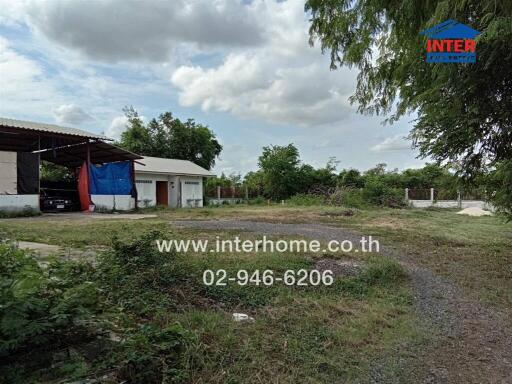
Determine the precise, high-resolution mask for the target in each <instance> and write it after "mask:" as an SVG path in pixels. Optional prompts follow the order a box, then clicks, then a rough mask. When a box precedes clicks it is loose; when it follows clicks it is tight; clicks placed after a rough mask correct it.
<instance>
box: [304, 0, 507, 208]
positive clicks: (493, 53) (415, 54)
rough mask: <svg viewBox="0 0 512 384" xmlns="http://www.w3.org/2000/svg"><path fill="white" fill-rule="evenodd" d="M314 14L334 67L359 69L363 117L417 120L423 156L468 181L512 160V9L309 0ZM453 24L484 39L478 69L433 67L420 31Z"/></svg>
mask: <svg viewBox="0 0 512 384" xmlns="http://www.w3.org/2000/svg"><path fill="white" fill-rule="evenodd" d="M306 10H307V11H308V12H310V13H311V28H310V38H311V43H314V42H315V41H316V40H317V39H318V40H319V41H320V44H321V47H322V50H323V51H330V55H331V67H332V68H336V67H337V66H338V65H347V66H350V67H356V68H357V69H358V70H359V76H358V81H357V87H356V91H355V94H354V95H353V96H352V98H351V101H352V102H355V103H358V105H359V110H360V111H361V112H364V113H376V114H388V115H389V120H390V121H395V120H397V119H399V118H400V117H402V116H404V115H405V114H408V113H411V112H413V113H416V114H417V119H416V120H415V124H414V128H413V130H412V132H411V135H410V137H411V138H412V139H413V141H414V143H415V144H416V146H417V147H418V148H419V149H420V153H421V155H422V156H425V157H426V156H429V157H431V158H432V159H434V160H435V161H437V162H440V163H441V162H444V163H448V162H458V163H459V164H460V165H461V168H460V170H459V173H460V174H461V175H462V176H464V177H466V178H472V177H473V176H474V175H476V174H478V172H479V171H480V170H481V169H482V168H484V167H485V166H486V165H487V166H488V165H491V166H492V165H494V164H498V163H501V162H502V161H506V160H509V159H512V71H511V70H510V68H512V2H510V1H480V0H443V1H413V0H398V1H394V0H374V1H369V0H308V1H307V2H306ZM447 19H455V20H457V21H459V22H461V23H464V24H467V25H469V26H470V27H472V28H474V29H476V30H478V31H480V32H481V34H480V35H479V36H478V37H477V39H476V40H477V62H476V63H475V64H442V63H438V64H431V63H426V62H425V51H426V50H425V40H426V37H425V36H422V35H420V32H421V31H422V30H424V29H426V28H429V27H432V26H434V25H436V24H438V23H440V22H443V21H446V20H447ZM504 193H509V194H511V195H512V190H510V189H509V190H508V192H507V191H504ZM509 212H510V211H509Z"/></svg>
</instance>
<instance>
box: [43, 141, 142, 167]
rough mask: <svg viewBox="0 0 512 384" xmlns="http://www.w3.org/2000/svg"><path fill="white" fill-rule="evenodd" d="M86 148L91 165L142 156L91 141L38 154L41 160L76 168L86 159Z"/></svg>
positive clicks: (140, 157)
mask: <svg viewBox="0 0 512 384" xmlns="http://www.w3.org/2000/svg"><path fill="white" fill-rule="evenodd" d="M87 146H89V153H90V161H91V163H93V164H102V163H111V162H113V161H123V160H138V159H142V156H139V155H136V154H135V153H132V152H129V151H126V150H124V149H122V148H119V147H116V146H115V145H112V144H109V143H105V142H103V141H93V142H90V143H82V144H76V145H70V146H67V147H60V148H55V149H47V150H44V151H42V152H40V156H41V160H46V161H50V162H52V163H55V164H59V165H65V166H67V167H78V166H80V165H82V164H83V162H84V161H86V159H87Z"/></svg>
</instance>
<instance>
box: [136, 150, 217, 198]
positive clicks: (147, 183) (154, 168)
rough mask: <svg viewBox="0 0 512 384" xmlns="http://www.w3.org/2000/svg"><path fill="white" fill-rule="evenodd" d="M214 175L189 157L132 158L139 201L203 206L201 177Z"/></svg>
mask: <svg viewBox="0 0 512 384" xmlns="http://www.w3.org/2000/svg"><path fill="white" fill-rule="evenodd" d="M214 176H215V175H214V174H213V173H211V172H210V171H208V170H206V169H204V168H202V167H200V166H199V165H197V164H194V163H193V162H191V161H188V160H177V159H163V158H160V157H149V156H146V157H144V158H142V159H141V160H137V162H135V185H136V187H137V201H138V205H139V207H145V206H152V205H156V204H158V205H167V206H169V207H202V206H203V178H204V177H214Z"/></svg>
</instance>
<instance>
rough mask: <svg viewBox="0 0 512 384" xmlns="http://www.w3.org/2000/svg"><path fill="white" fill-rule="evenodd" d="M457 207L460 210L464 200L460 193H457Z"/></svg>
mask: <svg viewBox="0 0 512 384" xmlns="http://www.w3.org/2000/svg"><path fill="white" fill-rule="evenodd" d="M457 205H458V207H459V209H460V208H462V198H461V195H460V191H457Z"/></svg>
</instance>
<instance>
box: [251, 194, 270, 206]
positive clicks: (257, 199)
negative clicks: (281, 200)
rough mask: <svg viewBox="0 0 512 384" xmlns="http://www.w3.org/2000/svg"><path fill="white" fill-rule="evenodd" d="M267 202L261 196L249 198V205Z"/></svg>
mask: <svg viewBox="0 0 512 384" xmlns="http://www.w3.org/2000/svg"><path fill="white" fill-rule="evenodd" d="M266 203H267V200H266V199H265V198H264V197H263V196H258V197H255V198H254V199H249V201H248V204H249V205H264V204H266Z"/></svg>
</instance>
